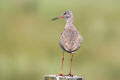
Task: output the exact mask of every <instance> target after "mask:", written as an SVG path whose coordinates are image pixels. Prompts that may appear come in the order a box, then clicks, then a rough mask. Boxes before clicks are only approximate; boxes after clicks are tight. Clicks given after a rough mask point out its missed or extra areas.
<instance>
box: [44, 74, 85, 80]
mask: <svg viewBox="0 0 120 80" xmlns="http://www.w3.org/2000/svg"><path fill="white" fill-rule="evenodd" d="M44 80H83V77H82V76H73V77H71V76H57V75H46V76H44Z"/></svg>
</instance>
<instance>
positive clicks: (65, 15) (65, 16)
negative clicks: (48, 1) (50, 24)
mask: <svg viewBox="0 0 120 80" xmlns="http://www.w3.org/2000/svg"><path fill="white" fill-rule="evenodd" d="M60 18H65V19H69V18H73V14H72V11H70V10H66V11H65V12H64V13H63V14H62V15H61V16H59V17H55V18H53V19H52V20H57V19H60Z"/></svg>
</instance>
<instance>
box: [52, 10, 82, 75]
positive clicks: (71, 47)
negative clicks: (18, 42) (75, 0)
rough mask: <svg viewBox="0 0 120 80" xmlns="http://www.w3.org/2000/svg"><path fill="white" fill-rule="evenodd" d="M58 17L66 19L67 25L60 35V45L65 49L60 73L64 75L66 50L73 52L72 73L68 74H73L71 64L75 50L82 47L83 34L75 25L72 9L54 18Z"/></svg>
mask: <svg viewBox="0 0 120 80" xmlns="http://www.w3.org/2000/svg"><path fill="white" fill-rule="evenodd" d="M58 18H65V19H66V25H65V28H64V31H63V32H62V33H61V36H60V46H61V48H62V49H63V58H62V65H61V73H60V74H59V75H60V76H62V75H63V74H62V72H63V61H64V51H66V52H68V53H72V57H71V65H70V73H69V74H68V75H70V76H72V73H71V66H72V59H73V52H75V51H76V50H78V49H79V48H80V45H81V41H82V36H81V35H80V33H79V31H78V30H77V29H76V27H75V26H74V25H73V14H72V11H70V10H67V11H65V12H64V14H63V15H62V16H60V17H57V18H54V19H53V20H56V19H58Z"/></svg>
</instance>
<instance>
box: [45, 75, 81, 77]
mask: <svg viewBox="0 0 120 80" xmlns="http://www.w3.org/2000/svg"><path fill="white" fill-rule="evenodd" d="M44 77H58V78H83V77H82V76H73V77H72V76H57V75H45V76H44Z"/></svg>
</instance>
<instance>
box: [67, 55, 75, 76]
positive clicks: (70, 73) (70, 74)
mask: <svg viewBox="0 0 120 80" xmlns="http://www.w3.org/2000/svg"><path fill="white" fill-rule="evenodd" d="M73 57H74V54H73V53H72V56H71V59H70V72H69V74H68V76H73V75H72V60H73Z"/></svg>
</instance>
